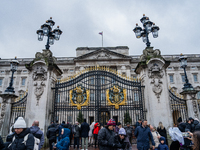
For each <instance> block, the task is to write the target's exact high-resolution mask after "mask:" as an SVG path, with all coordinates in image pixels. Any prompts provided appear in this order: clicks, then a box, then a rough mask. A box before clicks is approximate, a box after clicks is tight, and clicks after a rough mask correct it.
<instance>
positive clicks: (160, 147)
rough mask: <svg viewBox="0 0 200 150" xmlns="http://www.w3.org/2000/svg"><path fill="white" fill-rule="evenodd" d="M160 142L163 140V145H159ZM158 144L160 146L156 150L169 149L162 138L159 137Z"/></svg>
mask: <svg viewBox="0 0 200 150" xmlns="http://www.w3.org/2000/svg"><path fill="white" fill-rule="evenodd" d="M162 140H164V144H162V143H161V141H162ZM159 142H160V144H159V146H158V150H169V148H168V146H167V144H166V140H165V138H164V137H163V136H161V137H160V139H159Z"/></svg>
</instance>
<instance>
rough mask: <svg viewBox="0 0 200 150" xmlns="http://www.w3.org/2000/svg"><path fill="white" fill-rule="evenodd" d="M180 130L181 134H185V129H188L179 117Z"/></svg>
mask: <svg viewBox="0 0 200 150" xmlns="http://www.w3.org/2000/svg"><path fill="white" fill-rule="evenodd" d="M177 122H178V128H179V130H180V131H181V132H185V128H186V124H185V123H184V122H182V118H181V117H179V118H178V120H177Z"/></svg>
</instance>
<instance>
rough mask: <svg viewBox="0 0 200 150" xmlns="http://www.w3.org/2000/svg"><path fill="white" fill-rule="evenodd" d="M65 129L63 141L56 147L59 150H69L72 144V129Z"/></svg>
mask: <svg viewBox="0 0 200 150" xmlns="http://www.w3.org/2000/svg"><path fill="white" fill-rule="evenodd" d="M63 129H64V133H63V135H62V140H60V141H59V142H58V143H57V145H56V147H57V149H59V150H69V144H70V139H69V136H70V132H71V131H70V129H68V128H63Z"/></svg>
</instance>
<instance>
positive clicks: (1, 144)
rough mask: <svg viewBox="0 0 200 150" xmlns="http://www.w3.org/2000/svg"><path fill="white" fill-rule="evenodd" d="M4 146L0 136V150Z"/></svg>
mask: <svg viewBox="0 0 200 150" xmlns="http://www.w3.org/2000/svg"><path fill="white" fill-rule="evenodd" d="M4 147H5V145H4V143H3V140H2V138H1V136H0V150H2V149H3V148H4Z"/></svg>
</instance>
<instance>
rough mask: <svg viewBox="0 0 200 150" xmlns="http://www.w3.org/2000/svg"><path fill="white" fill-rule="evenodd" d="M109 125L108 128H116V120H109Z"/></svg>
mask: <svg viewBox="0 0 200 150" xmlns="http://www.w3.org/2000/svg"><path fill="white" fill-rule="evenodd" d="M107 125H108V126H115V125H116V123H115V120H114V119H110V120H108V123H107Z"/></svg>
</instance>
